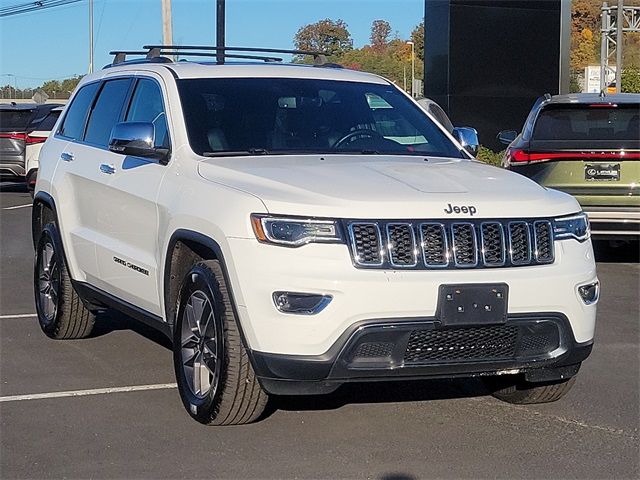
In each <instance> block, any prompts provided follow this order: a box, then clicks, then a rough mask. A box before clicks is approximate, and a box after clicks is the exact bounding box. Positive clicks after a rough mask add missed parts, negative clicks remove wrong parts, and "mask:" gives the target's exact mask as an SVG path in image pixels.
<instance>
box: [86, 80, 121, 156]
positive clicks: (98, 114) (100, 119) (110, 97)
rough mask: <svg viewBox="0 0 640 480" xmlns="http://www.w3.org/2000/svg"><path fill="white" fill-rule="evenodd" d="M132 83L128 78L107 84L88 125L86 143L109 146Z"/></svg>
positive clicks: (101, 92)
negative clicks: (112, 131)
mask: <svg viewBox="0 0 640 480" xmlns="http://www.w3.org/2000/svg"><path fill="white" fill-rule="evenodd" d="M130 83H131V81H130V80H129V79H128V78H126V79H122V80H110V81H108V82H106V83H105V85H104V87H103V88H102V90H101V91H100V95H99V96H98V100H97V101H96V104H95V106H94V107H93V111H92V112H91V117H90V118H89V123H88V124H87V133H86V134H85V137H84V140H85V141H86V142H88V143H93V144H96V145H100V146H103V147H105V146H106V145H107V143H108V142H109V136H110V135H111V130H112V129H113V126H114V125H115V124H116V123H117V122H118V120H119V119H120V112H121V111H122V107H123V105H124V100H125V98H126V96H127V93H128V92H129V84H130Z"/></svg>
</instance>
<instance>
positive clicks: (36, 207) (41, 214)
mask: <svg viewBox="0 0 640 480" xmlns="http://www.w3.org/2000/svg"><path fill="white" fill-rule="evenodd" d="M51 221H53V222H56V224H57V223H58V212H57V210H56V202H55V201H54V199H53V197H52V196H51V195H49V194H48V193H46V192H38V193H36V194H35V196H34V197H33V208H32V209H31V239H32V241H33V248H34V249H35V248H36V247H37V245H38V240H39V238H40V232H41V231H42V228H43V227H44V226H45V225H46V224H47V223H49V222H51Z"/></svg>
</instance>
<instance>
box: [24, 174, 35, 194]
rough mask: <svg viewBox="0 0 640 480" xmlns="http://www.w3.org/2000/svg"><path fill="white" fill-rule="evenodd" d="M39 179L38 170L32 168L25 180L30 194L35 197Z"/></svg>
mask: <svg viewBox="0 0 640 480" xmlns="http://www.w3.org/2000/svg"><path fill="white" fill-rule="evenodd" d="M37 179H38V170H31V171H30V172H29V173H28V174H27V177H26V178H25V182H26V184H27V190H29V194H31V198H33V196H34V193H35V189H36V180H37Z"/></svg>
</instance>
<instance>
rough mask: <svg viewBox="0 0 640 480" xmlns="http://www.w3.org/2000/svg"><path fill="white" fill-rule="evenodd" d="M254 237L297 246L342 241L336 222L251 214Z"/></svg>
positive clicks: (273, 242) (263, 240)
mask: <svg viewBox="0 0 640 480" xmlns="http://www.w3.org/2000/svg"><path fill="white" fill-rule="evenodd" d="M251 225H252V226H253V231H254V233H255V234H256V238H257V239H258V240H259V241H261V242H264V243H272V244H276V245H285V246H289V247H299V246H301V245H306V244H307V243H318V242H322V243H343V239H342V235H341V234H340V228H339V226H338V222H336V221H335V220H315V219H300V218H288V217H277V216H270V215H256V214H254V215H251Z"/></svg>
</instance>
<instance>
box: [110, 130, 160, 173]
mask: <svg viewBox="0 0 640 480" xmlns="http://www.w3.org/2000/svg"><path fill="white" fill-rule="evenodd" d="M154 138H155V127H154V126H153V123H151V122H121V123H116V124H115V125H114V126H113V129H112V130H111V138H109V150H111V151H112V152H115V153H120V154H122V155H131V156H133V157H143V158H151V159H154V160H158V162H159V163H161V164H163V165H166V163H167V157H168V156H169V149H168V148H160V147H154Z"/></svg>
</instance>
